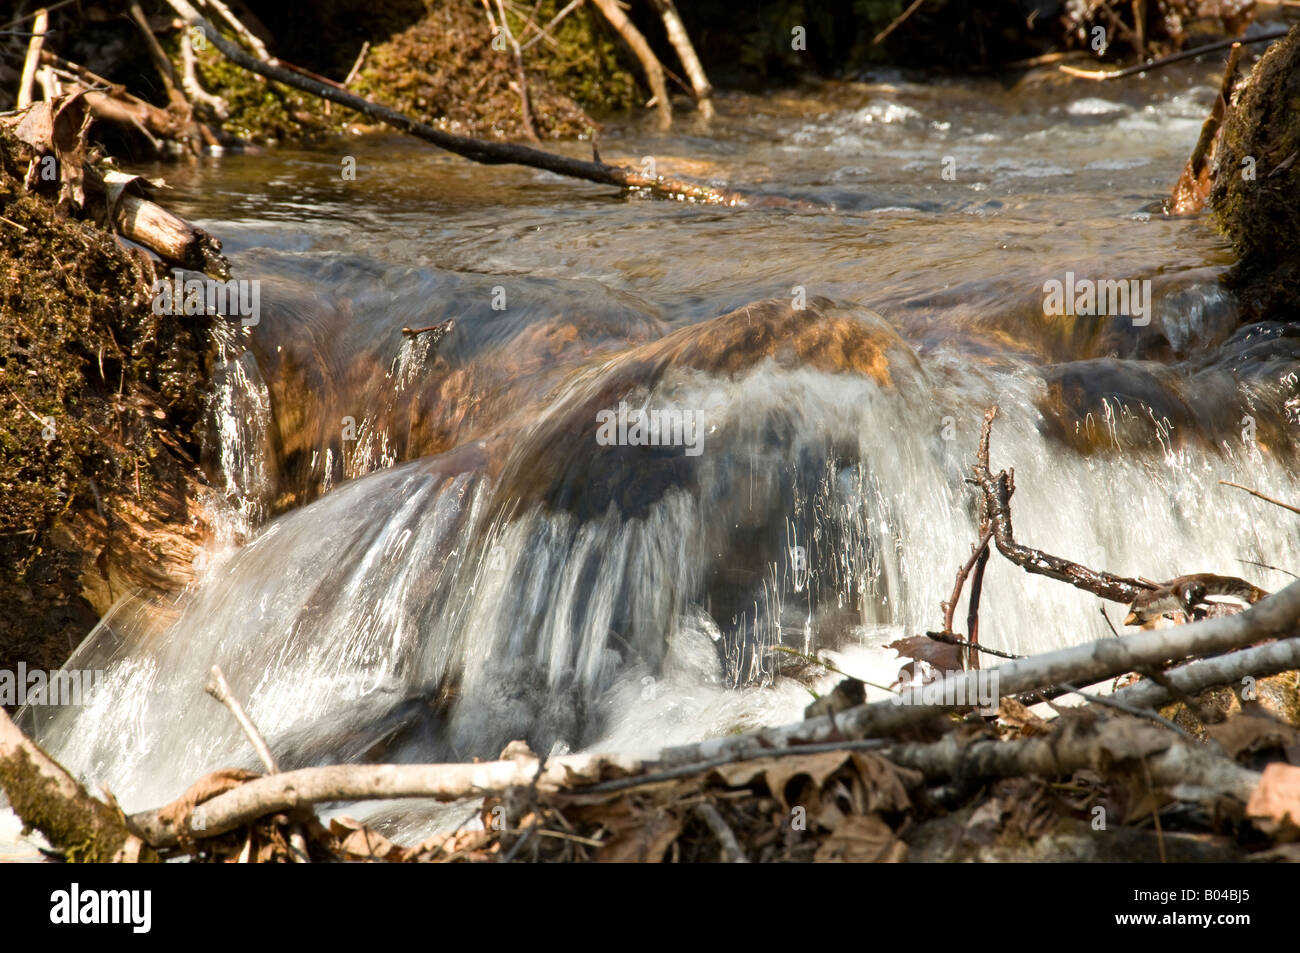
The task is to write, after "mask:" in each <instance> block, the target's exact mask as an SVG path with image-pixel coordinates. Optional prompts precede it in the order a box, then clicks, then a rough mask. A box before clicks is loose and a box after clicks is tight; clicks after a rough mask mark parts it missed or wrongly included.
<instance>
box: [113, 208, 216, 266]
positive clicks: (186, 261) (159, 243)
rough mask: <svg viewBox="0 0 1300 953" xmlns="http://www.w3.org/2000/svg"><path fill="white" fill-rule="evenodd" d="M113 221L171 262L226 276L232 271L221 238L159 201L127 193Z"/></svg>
mask: <svg viewBox="0 0 1300 953" xmlns="http://www.w3.org/2000/svg"><path fill="white" fill-rule="evenodd" d="M112 221H113V229H114V230H115V231H117V232H118V233H119V234H121V235H123V236H124V237H126V238H129V239H131V241H133V242H135V243H136V244H139V245H143V246H144V247H145V248H148V249H149V250H150V251H154V252H157V254H158V256H159V257H160V258H162V259H163V261H165V262H167V263H169V264H176V265H180V266H182V267H184V268H191V269H193V270H195V271H202V272H204V273H208V274H217V275H220V276H221V277H223V278H224V277H226V276H227V275H228V274H229V265H228V264H227V263H226V259H225V258H224V256H222V254H221V242H220V241H219V240H218V239H216V238H214V237H213V236H211V235H209V234H208V233H207V232H205V231H203V229H201V228H199V227H198V226H195V225H191V224H190V223H189V222H187V221H185V219H183V218H181V217H180V216H177V215H173V214H172V213H171V212H169V211H167V210H166V209H165V208H163V207H162V206H161V205H159V204H157V203H156V202H150V201H149V200H148V199H142V198H140V197H139V196H136V195H129V194H123V195H122V197H121V198H120V199H119V200H118V203H117V207H116V208H115V209H114V210H113V219H112Z"/></svg>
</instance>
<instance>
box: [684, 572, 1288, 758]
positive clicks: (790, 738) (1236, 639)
mask: <svg viewBox="0 0 1300 953" xmlns="http://www.w3.org/2000/svg"><path fill="white" fill-rule="evenodd" d="M1297 630H1300V582H1295V583H1292V584H1291V585H1290V586H1287V587H1286V588H1285V589H1283V590H1281V591H1280V592H1278V593H1277V594H1275V595H1273V596H1271V597H1269V598H1268V599H1265V600H1264V601H1262V602H1260V603H1259V604H1258V605H1256V606H1254V607H1252V608H1251V609H1248V610H1247V611H1245V612H1240V613H1237V614H1235V615H1230V616H1221V617H1218V618H1212V619H1206V620H1204V621H1202V622H1196V623H1193V624H1191V625H1182V626H1174V627H1171V628H1167V629H1156V630H1153V631H1149V632H1137V633H1135V634H1133V635H1129V636H1126V637H1124V638H1122V639H1114V638H1105V639H1101V640H1099V641H1096V642H1088V643H1085V644H1084V645H1078V646H1074V647H1072V648H1067V649H1060V650H1058V651H1055V652H1048V653H1046V654H1043V655H1035V656H1031V657H1030V658H1026V659H1020V660H1017V661H1014V662H1010V663H1008V664H1006V665H1003V666H1000V667H998V668H997V669H994V670H992V671H995V672H996V673H997V675H998V685H997V687H998V692H999V694H1001V695H1003V696H1007V695H1020V694H1022V693H1025V692H1032V691H1038V690H1042V689H1045V688H1048V687H1050V686H1053V685H1057V684H1059V683H1061V682H1066V683H1069V684H1076V685H1092V684H1095V683H1097V682H1100V681H1102V680H1103V679H1107V678H1114V677H1115V676H1117V675H1124V674H1126V673H1128V672H1132V671H1135V670H1137V669H1141V668H1147V667H1150V666H1164V665H1167V664H1170V663H1172V662H1176V661H1181V660H1183V659H1188V658H1194V657H1197V656H1204V655H1215V654H1218V653H1220V652H1227V651H1230V650H1232V649H1238V648H1242V647H1243V646H1247V645H1251V644H1253V643H1255V642H1259V641H1261V640H1263V639H1268V638H1276V637H1279V636H1289V635H1292V634H1293V633H1295V632H1296V631H1297ZM988 675H989V672H987V671H986V672H954V673H950V674H948V675H946V676H944V677H943V678H941V679H938V680H937V681H936V683H935V686H934V690H935V691H937V692H938V693H939V694H940V695H941V696H942V697H943V698H945V699H955V698H964V699H968V700H969V699H976V698H978V697H979V691H980V681H979V680H980V678H981V677H983V678H987V677H988ZM969 707H971V706H970V705H958V704H956V703H952V704H949V703H941V704H938V705H920V704H910V705H909V704H896V703H894V702H893V701H883V702H876V703H874V704H870V705H864V706H862V707H860V708H855V709H853V710H851V711H847V712H840V713H839V714H837V715H836V720H835V724H834V725H832V723H831V720H830V718H829V717H826V716H821V717H817V718H810V719H807V720H805V721H801V722H795V723H793V724H789V725H783V726H780V727H772V728H762V729H759V730H757V731H753V732H748V733H746V734H743V735H732V736H730V737H726V738H712V739H709V740H707V741H701V742H698V743H696V744H692V745H682V746H679V747H675V748H669V749H665V750H664V751H663V752H661V753H660V757H661V758H663V759H664V760H665V761H667V762H669V763H681V762H689V761H706V760H710V759H713V758H719V757H743V756H757V755H759V754H761V753H762V752H763V749H764V748H784V747H789V746H790V745H794V744H799V743H809V742H821V741H827V740H830V738H831V737H832V735H834V734H837V733H838V734H840V735H849V736H851V737H852V736H867V737H881V736H885V735H890V734H893V733H895V732H898V731H900V730H902V729H904V728H908V727H911V726H914V725H920V724H923V723H925V722H927V721H929V720H930V719H932V718H933V717H934V716H935V715H936V714H938V713H941V712H947V711H956V710H959V709H961V708H969Z"/></svg>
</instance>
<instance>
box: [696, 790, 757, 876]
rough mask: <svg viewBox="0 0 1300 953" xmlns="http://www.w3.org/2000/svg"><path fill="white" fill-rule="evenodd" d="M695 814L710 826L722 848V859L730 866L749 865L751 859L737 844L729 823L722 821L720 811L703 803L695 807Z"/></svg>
mask: <svg viewBox="0 0 1300 953" xmlns="http://www.w3.org/2000/svg"><path fill="white" fill-rule="evenodd" d="M695 813H696V814H698V815H700V819H701V820H703V821H704V823H705V824H707V825H708V827H709V830H711V831H712V832H713V836H714V837H716V838H717V839H718V844H719V845H720V846H721V847H722V857H723V859H724V860H725V861H726V862H727V863H729V864H747V863H749V858H748V857H746V856H745V852H744V851H743V850H741V849H740V844H738V843H737V842H736V835H735V832H733V831H732V829H731V828H730V827H728V826H727V822H726V821H724V820H723V819H722V815H721V814H719V813H718V809H717V808H716V807H714V806H713V805H712V804H710V803H709V802H708V801H701V802H700V803H699V804H696V805H695Z"/></svg>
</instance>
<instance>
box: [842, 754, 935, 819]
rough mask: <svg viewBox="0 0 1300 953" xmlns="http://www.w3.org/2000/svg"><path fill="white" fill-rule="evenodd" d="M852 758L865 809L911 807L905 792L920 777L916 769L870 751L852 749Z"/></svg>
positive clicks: (881, 809) (921, 777) (903, 808)
mask: <svg viewBox="0 0 1300 953" xmlns="http://www.w3.org/2000/svg"><path fill="white" fill-rule="evenodd" d="M852 757H853V764H854V766H855V767H856V768H857V769H858V776H859V777H860V778H861V779H862V787H863V791H864V793H865V795H866V804H865V806H864V810H865V811H906V810H907V809H908V808H910V807H911V806H912V800H911V798H910V797H908V795H907V792H908V789H909V788H914V787H916V786H917V785H919V784H920V783H921V781H922V780H923V776H922V775H921V773H920V772H919V771H913V770H912V769H911V768H900V767H899V766H898V765H896V764H894V763H893V762H892V761H889V760H887V759H886V758H883V757H881V756H880V755H878V754H876V753H875V752H873V751H854V752H853V754H852Z"/></svg>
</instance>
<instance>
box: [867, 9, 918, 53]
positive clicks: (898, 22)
mask: <svg viewBox="0 0 1300 953" xmlns="http://www.w3.org/2000/svg"><path fill="white" fill-rule="evenodd" d="M923 3H925V0H912V5H911V6H909V7H908V8H907V9H906V10H904V11H903V12H902V13H900V14H899V15H898V16H896V17H894V21H893V22H892V23H890V24H889V26H887V27H885V28H884V29H883V30H881V31H880V32H879V33H877V34H876V36H875V39H873V40H872V41H871V45H872V46H877V45H879V44H881V43H883V42H885V38H886V37H888V36H889V34H891V33H893V32H894V31H895V30H897V29H898V28H899V27H900V26H902V25H903V21H904V20H906V19H907V18H908V17H910V16H911V15H912V14H913V13H915V12H916V11H917V10H918V9H919V8H920V6H921V4H923Z"/></svg>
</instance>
